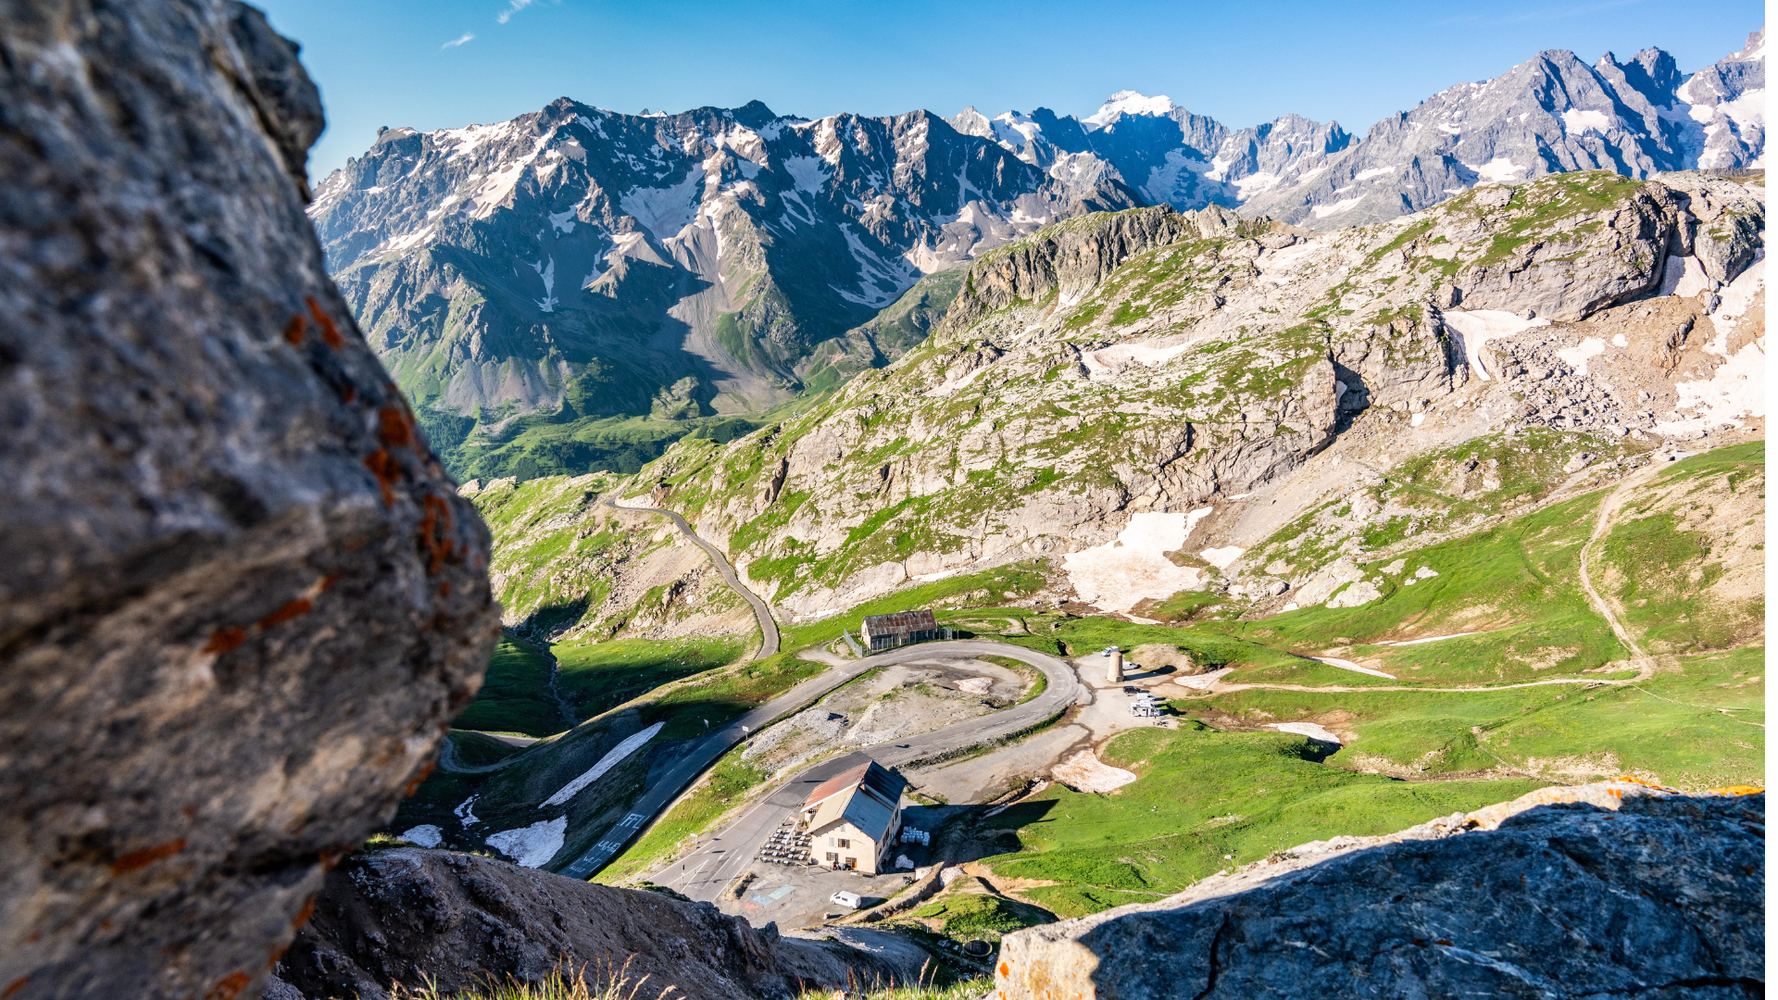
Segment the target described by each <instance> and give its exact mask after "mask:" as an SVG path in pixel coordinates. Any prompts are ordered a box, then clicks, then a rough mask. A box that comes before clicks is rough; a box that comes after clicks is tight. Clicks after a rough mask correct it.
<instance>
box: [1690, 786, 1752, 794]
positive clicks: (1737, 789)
mask: <svg viewBox="0 0 1778 1000" xmlns="http://www.w3.org/2000/svg"><path fill="white" fill-rule="evenodd" d="M1704 791H1705V793H1706V794H1709V795H1764V794H1765V793H1766V790H1765V789H1764V788H1762V787H1760V786H1758V785H1724V786H1723V787H1721V788H1707V789H1705V790H1704Z"/></svg>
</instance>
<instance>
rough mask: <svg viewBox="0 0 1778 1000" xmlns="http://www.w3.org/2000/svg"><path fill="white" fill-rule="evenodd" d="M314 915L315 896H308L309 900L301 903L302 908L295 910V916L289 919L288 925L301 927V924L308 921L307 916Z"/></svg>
mask: <svg viewBox="0 0 1778 1000" xmlns="http://www.w3.org/2000/svg"><path fill="white" fill-rule="evenodd" d="M314 915H315V897H314V896H310V897H309V901H308V902H306V903H304V904H303V908H302V909H300V910H298V911H296V918H295V919H293V920H291V921H290V926H291V927H292V928H300V927H302V925H304V924H306V923H308V922H309V918H310V917H312V916H314Z"/></svg>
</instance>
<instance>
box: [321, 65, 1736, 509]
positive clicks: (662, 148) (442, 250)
mask: <svg viewBox="0 0 1778 1000" xmlns="http://www.w3.org/2000/svg"><path fill="white" fill-rule="evenodd" d="M1763 37H1764V36H1763V34H1758V35H1757V38H1758V39H1759V40H1760V41H1759V42H1758V43H1756V42H1754V41H1751V40H1750V42H1749V44H1748V47H1747V49H1746V50H1744V51H1743V52H1742V53H1737V54H1736V55H1734V56H1731V57H1730V58H1729V59H1727V60H1724V61H1723V62H1722V63H1718V64H1717V65H1716V66H1714V67H1712V68H1711V69H1709V70H1707V71H1705V72H1702V73H1699V74H1696V75H1695V76H1694V77H1693V78H1692V79H1691V80H1687V79H1685V78H1683V77H1682V76H1681V74H1680V73H1679V71H1678V68H1677V66H1676V65H1675V64H1674V62H1673V59H1672V57H1671V56H1669V55H1667V54H1666V53H1664V52H1661V51H1660V50H1658V49H1647V50H1644V51H1642V52H1639V53H1637V54H1636V56H1635V57H1633V58H1632V59H1630V60H1628V61H1627V62H1621V63H1620V62H1619V61H1618V60H1617V59H1616V58H1615V57H1614V56H1612V55H1610V54H1609V53H1608V54H1607V55H1605V56H1604V57H1602V58H1601V59H1600V60H1599V61H1598V63H1597V64H1596V65H1594V66H1588V65H1586V64H1585V63H1583V62H1582V61H1581V60H1579V59H1577V58H1576V57H1575V56H1574V54H1573V53H1570V52H1546V53H1542V54H1540V55H1539V56H1538V57H1537V58H1535V59H1532V60H1530V61H1528V62H1526V63H1524V64H1522V65H1520V66H1517V67H1515V68H1513V69H1512V70H1510V71H1509V72H1507V73H1505V74H1503V75H1502V76H1500V77H1498V78H1496V79H1494V80H1491V81H1487V82H1485V83H1476V84H1461V85H1459V86H1456V87H1453V88H1451V89H1449V90H1447V91H1445V92H1443V93H1441V94H1438V95H1435V96H1434V97H1432V98H1430V99H1429V100H1427V101H1426V102H1424V103H1422V104H1421V105H1420V106H1418V107H1417V108H1415V109H1413V110H1412V111H1408V112H1404V113H1402V114H1400V115H1396V116H1393V117H1391V118H1389V119H1387V120H1385V121H1383V122H1380V123H1378V124H1377V125H1376V126H1374V127H1373V128H1372V129H1371V130H1370V132H1369V134H1368V135H1367V136H1366V137H1365V138H1364V139H1363V140H1362V141H1360V140H1359V139H1357V138H1355V137H1354V136H1352V135H1351V134H1349V133H1348V132H1346V131H1345V129H1343V128H1342V127H1341V126H1340V125H1339V124H1338V123H1334V122H1326V123H1322V122H1316V121H1311V120H1309V119H1307V118H1303V117H1301V116H1298V115H1285V116H1282V117H1280V118H1277V119H1275V120H1273V121H1271V122H1266V123H1263V124H1260V125H1256V126H1252V127H1249V128H1242V129H1231V128H1229V127H1227V126H1225V125H1223V124H1221V123H1219V122H1217V121H1215V120H1214V119H1212V118H1209V117H1206V116H1203V115H1198V114H1193V113H1191V112H1190V111H1187V110H1185V109H1182V108H1179V107H1176V106H1174V105H1173V103H1172V102H1171V101H1169V100H1167V99H1166V98H1164V97H1163V98H1147V97H1143V96H1142V95H1140V94H1135V93H1133V92H1127V91H1126V92H1122V93H1119V94H1116V95H1114V96H1113V97H1112V99H1111V100H1109V101H1107V102H1106V104H1105V106H1104V107H1102V108H1101V109H1100V110H1099V111H1098V112H1097V113H1096V114H1093V115H1090V116H1087V117H1086V118H1084V119H1076V118H1074V117H1071V116H1064V115H1057V114H1056V113H1055V112H1053V111H1050V110H1049V109H1046V108H1037V109H1035V110H1033V111H1031V112H1029V113H1022V112H1017V111H1008V112H1005V113H1002V114H1000V115H997V116H994V117H992V118H990V117H988V116H987V115H984V114H982V113H981V112H979V111H977V110H976V109H974V108H967V109H965V110H964V111H963V112H962V113H960V114H958V115H957V116H956V117H954V118H952V119H949V120H948V121H947V120H944V119H940V118H938V117H936V116H934V115H932V114H930V113H927V112H923V111H919V112H912V113H909V114H905V115H899V116H895V117H891V118H867V117H861V116H856V115H837V116H833V117H830V118H824V119H821V120H819V121H806V120H803V119H800V118H796V117H793V116H782V115H778V114H775V113H774V112H772V111H771V110H770V109H768V108H766V107H765V106H764V105H762V104H759V103H757V102H755V103H752V104H748V105H746V106H744V107H741V108H735V109H722V108H699V109H696V110H693V111H688V112H685V113H683V114H678V115H663V114H644V115H623V114H618V113H615V112H611V111H606V110H603V109H599V108H595V107H592V106H590V105H586V104H581V103H578V102H575V101H572V100H569V99H567V98H563V99H561V100H558V101H555V102H553V103H552V104H551V105H550V106H549V107H547V108H545V109H543V110H542V111H539V112H537V113H535V114H529V115H524V116H521V117H519V118H515V119H513V120H511V121H508V122H502V123H498V124H494V125H488V126H470V127H468V128H463V129H447V130H441V131H436V132H429V133H420V132H416V131H414V130H412V129H405V128H397V129H389V130H386V131H384V132H383V133H381V134H380V135H379V136H378V139H377V141H376V143H375V145H373V146H372V147H371V149H369V150H368V151H367V152H366V153H365V155H364V156H362V157H360V158H359V159H356V160H353V161H352V162H351V163H350V164H348V166H347V167H346V168H345V169H344V170H342V171H338V172H336V173H335V174H333V175H332V176H330V177H329V178H327V180H325V181H324V182H322V184H321V186H320V189H319V191H318V195H317V198H316V201H315V204H314V205H313V207H312V208H311V210H310V214H311V215H312V216H313V218H314V221H315V225H316V228H317V229H318V231H319V232H320V233H321V236H322V241H323V243H324V245H325V246H326V247H327V251H328V260H329V267H330V268H331V270H332V271H333V273H334V275H335V277H336V278H338V280H339V281H340V283H341V287H342V289H343V290H344V292H345V295H346V297H347V300H348V301H349V303H350V304H351V306H352V309H353V310H354V312H355V313H356V314H357V315H358V317H359V318H360V320H361V321H362V322H363V323H364V325H365V327H366V329H367V331H368V333H369V338H370V341H371V344H372V346H373V347H374V348H375V349H376V350H377V351H378V353H379V354H380V355H381V357H382V358H383V360H384V361H385V362H386V363H387V364H388V366H389V367H390V369H391V370H393V371H394V372H395V373H396V378H397V380H398V381H399V382H400V384H401V385H402V386H403V387H404V388H405V389H407V391H408V392H409V393H410V394H411V395H413V396H414V398H415V401H416V404H417V406H418V410H419V418H420V420H421V422H422V423H423V424H424V425H425V426H426V427H428V428H429V429H430V430H431V431H433V432H434V437H435V439H436V442H437V443H438V446H439V447H440V448H441V450H442V451H443V452H444V453H445V454H446V455H447V456H449V457H450V459H451V460H452V461H454V462H460V463H462V464H461V466H460V468H461V471H463V473H464V474H465V475H473V476H482V477H500V476H505V475H509V474H512V473H513V472H515V471H519V472H522V473H523V474H524V475H528V476H529V475H536V474H537V472H536V471H525V470H524V469H523V468H521V467H519V466H515V465H514V464H513V463H514V462H515V461H517V460H516V459H515V457H514V456H512V455H509V454H506V453H505V452H502V451H499V450H498V449H494V448H489V447H483V445H490V444H497V443H499V442H501V441H503V440H504V439H503V437H502V435H503V434H505V433H506V431H507V430H508V429H510V428H511V427H512V425H513V421H514V420H515V419H517V418H522V417H525V416H527V415H536V414H551V415H553V416H555V417H557V418H558V422H564V423H572V422H574V421H594V420H598V419H602V418H606V417H612V416H619V415H630V416H652V417H654V418H655V419H657V420H662V421H683V420H687V419H692V418H696V417H699V416H713V415H718V414H740V413H758V412H760V411H763V410H766V409H770V408H771V407H772V406H775V405H777V404H779V403H782V402H784V401H785V400H786V399H788V398H789V397H790V396H791V395H792V394H794V393H796V392H798V391H801V390H802V389H805V388H808V387H811V386H813V387H817V388H825V387H826V386H829V385H831V384H832V382H833V377H832V371H833V370H832V369H831V368H830V367H829V365H830V362H833V361H835V360H836V359H839V358H843V357H847V356H851V359H852V363H846V364H842V365H841V367H843V368H844V369H845V370H846V373H848V374H850V373H851V372H853V371H856V370H858V369H859V368H860V367H861V366H862V365H863V364H864V363H865V362H866V361H868V363H869V364H870V365H872V366H881V365H883V364H887V363H888V362H889V361H892V360H893V359H894V358H895V357H898V356H899V354H900V351H901V349H902V348H901V346H900V345H891V349H890V350H889V351H888V352H886V353H884V354H883V356H881V357H876V356H875V355H874V354H873V351H872V350H871V349H869V348H868V347H866V348H864V349H862V350H861V349H860V348H861V346H862V345H863V342H864V341H865V340H866V339H868V338H866V337H865V336H863V335H862V334H861V333H860V329H861V327H862V326H863V325H865V324H867V323H869V322H871V321H872V318H873V316H875V315H876V314H877V313H878V312H879V311H880V310H882V309H884V308H885V307H891V308H893V306H892V304H893V303H895V302H896V299H897V297H898V296H900V295H901V294H902V293H904V292H906V291H907V290H908V289H909V288H910V287H911V286H912V285H913V284H914V283H915V282H916V281H917V280H919V279H920V278H921V277H922V275H931V274H933V273H935V272H936V271H939V270H942V269H947V268H952V267H955V266H957V265H959V264H961V263H963V262H966V261H968V260H970V259H973V258H974V257H977V256H979V255H980V254H982V253H985V252H988V251H991V250H993V249H995V248H997V247H1000V246H1003V245H1005V244H1007V243H1009V242H1012V241H1014V240H1016V239H1018V238H1020V237H1022V236H1025V235H1028V234H1029V233H1030V232H1032V231H1034V230H1035V229H1037V228H1039V227H1040V226H1042V225H1044V224H1046V223H1050V222H1055V221H1060V220H1063V219H1067V218H1072V217H1076V216H1079V215H1081V214H1084V213H1086V212H1090V211H1096V210H1103V209H1112V210H1115V209H1121V208H1128V207H1135V206H1141V205H1156V206H1159V205H1169V206H1172V207H1173V208H1175V209H1178V210H1181V211H1187V210H1195V209H1203V208H1206V207H1212V206H1220V207H1224V208H1237V207H1238V208H1240V209H1241V211H1242V214H1244V215H1247V216H1250V217H1258V216H1262V215H1269V216H1271V217H1274V218H1277V219H1281V220H1284V221H1288V222H1292V223H1297V224H1301V225H1303V226H1309V227H1315V228H1334V227H1340V226H1350V225H1357V224H1365V223H1371V222H1377V221H1383V220H1387V219H1392V218H1395V217H1397V216H1400V215H1403V214H1408V213H1412V212H1415V211H1418V210H1420V209H1422V208H1426V207H1428V206H1431V205H1434V204H1436V203H1438V202H1441V201H1443V200H1445V199H1447V198H1449V197H1451V196H1452V195H1455V194H1460V193H1462V192H1464V191H1467V190H1469V189H1470V188H1471V187H1473V186H1475V185H1477V184H1479V183H1485V182H1489V181H1505V182H1517V181H1524V180H1528V179H1531V178H1533V177H1537V176H1540V175H1542V174H1546V173H1551V172H1562V171H1571V170H1582V169H1592V168H1603V169H1608V170H1613V171H1616V172H1618V173H1622V174H1627V175H1630V176H1635V177H1646V176H1648V175H1650V174H1652V173H1654V172H1656V171H1662V170H1677V169H1684V168H1690V167H1697V166H1708V167H1713V168H1714V167H1732V166H1739V165H1743V164H1747V163H1752V162H1754V161H1755V160H1756V159H1757V158H1758V156H1759V155H1760V152H1761V151H1762V150H1763V148H1764V131H1763V129H1764V126H1763V108H1762V109H1756V108H1755V107H1754V105H1755V104H1758V103H1759V102H1760V101H1761V100H1763V98H1761V97H1759V96H1758V95H1754V96H1750V97H1747V98H1746V99H1745V100H1743V99H1742V95H1743V94H1754V91H1756V90H1758V88H1760V87H1762V86H1763V80H1764V54H1763V47H1761V46H1763ZM1688 95H1689V96H1688ZM1737 102H1739V103H1737ZM1756 111H1758V112H1759V113H1757V114H1756V113H1755V112H1756ZM861 359H862V360H861ZM687 379H690V380H691V382H690V383H687V382H686V380H687ZM688 384H689V386H690V389H689V391H685V390H683V388H682V387H684V386H686V385H688ZM663 390H664V391H666V392H667V394H668V396H669V397H670V400H669V404H670V405H666V406H660V405H657V403H659V402H660V400H659V397H660V394H661V393H662V392H663ZM680 432H682V431H672V430H664V431H662V434H664V435H666V436H667V437H669V438H670V437H671V436H672V435H673V434H675V433H680ZM468 441H472V442H473V445H466V446H465V447H463V448H462V449H461V450H458V445H459V444H463V443H464V442H468ZM583 444H584V442H583ZM563 447H566V448H568V451H567V452H564V455H565V457H563V458H560V459H559V460H552V461H556V462H557V465H558V466H559V467H560V468H559V470H558V471H561V470H568V471H576V472H579V471H585V470H586V469H588V468H594V467H597V468H608V467H611V468H615V467H624V468H628V467H629V466H628V465H627V464H624V463H618V464H613V463H614V461H615V460H614V459H613V458H612V456H611V455H609V454H606V453H605V452H602V451H599V450H598V449H596V448H591V447H580V446H575V445H565V446H563Z"/></svg>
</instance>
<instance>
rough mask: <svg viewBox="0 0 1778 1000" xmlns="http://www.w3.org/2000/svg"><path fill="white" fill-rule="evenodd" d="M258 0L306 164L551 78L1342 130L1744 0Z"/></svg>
mask: <svg viewBox="0 0 1778 1000" xmlns="http://www.w3.org/2000/svg"><path fill="white" fill-rule="evenodd" d="M255 2H258V3H260V4H261V5H262V6H263V7H264V8H265V9H266V11H267V13H268V14H269V15H270V17H271V21H272V24H273V25H274V26H275V27H276V28H277V29H278V30H279V31H281V32H283V33H284V34H286V35H289V36H290V37H292V38H295V39H296V40H297V41H299V42H301V43H302V46H303V61H304V63H305V64H306V65H307V66H308V68H309V72H310V74H311V75H312V76H314V78H315V79H316V81H317V82H318V83H319V84H320V86H321V96H322V99H323V100H324V101H325V102H326V105H327V117H328V129H327V132H326V134H325V135H323V136H322V138H321V141H320V143H319V144H318V145H317V147H316V149H315V150H314V153H313V154H312V157H311V159H310V166H309V170H310V173H311V174H312V175H313V176H314V177H315V178H316V179H319V178H320V177H322V176H324V175H325V174H326V173H328V172H329V171H331V170H333V169H334V168H336V167H339V166H341V165H343V164H344V163H345V161H346V158H347V157H350V156H356V155H358V154H359V153H360V152H362V151H363V150H364V149H366V148H367V147H368V146H369V145H370V143H371V140H372V139H374V138H375V136H376V130H377V127H378V126H380V125H390V126H396V125H407V126H411V127H414V128H420V129H435V128H455V127H459V126H462V125H467V124H469V123H471V122H493V121H501V120H504V119H507V118H512V117H515V116H517V115H520V114H524V113H525V112H528V111H535V110H537V109H539V108H541V107H543V105H545V104H547V103H548V102H549V101H551V100H554V99H555V98H557V97H562V96H568V97H572V98H574V99H576V100H580V101H584V102H586V103H588V104H594V105H598V106H600V107H605V108H611V109H613V110H616V111H627V112H636V111H640V110H642V109H643V108H645V107H646V108H652V109H655V110H667V111H682V110H685V109H687V108H693V107H698V106H701V105H717V106H721V107H734V106H737V105H740V104H744V103H746V102H747V101H749V100H755V99H757V100H761V101H764V102H765V103H766V104H767V105H769V106H771V108H772V109H773V110H775V111H777V112H779V113H781V114H797V115H803V116H805V117H818V116H821V115H828V114H834V113H837V112H841V111H853V112H858V113H861V114H870V115H883V114H895V113H899V112H903V111H910V110H913V109H916V108H927V109H929V110H932V111H936V112H939V113H940V114H943V115H946V116H949V115H953V114H955V113H956V112H957V111H959V110H961V109H962V108H963V107H964V106H965V105H969V104H974V105H975V106H976V107H978V108H979V109H981V110H982V111H984V112H987V113H988V114H990V115H993V114H998V113H999V112H1001V111H1005V110H1007V109H1009V108H1010V109H1017V110H1020V111H1029V110H1030V109H1031V108H1034V107H1038V106H1044V107H1049V108H1052V109H1054V110H1055V111H1057V112H1059V113H1062V114H1076V115H1085V114H1088V113H1090V112H1092V111H1093V110H1094V109H1095V108H1097V107H1098V106H1099V104H1100V103H1101V102H1102V101H1103V100H1104V99H1105V97H1106V96H1108V95H1109V94H1111V93H1112V92H1113V91H1117V90H1122V89H1126V88H1128V89H1132V90H1139V91H1142V92H1143V93H1146V94H1167V95H1168V96H1170V97H1172V98H1173V100H1174V101H1175V102H1177V103H1178V104H1180V105H1181V106H1183V107H1187V108H1190V109H1191V110H1193V111H1196V112H1198V113H1201V114H1208V115H1211V116H1212V117H1214V118H1216V119H1217V120H1218V121H1221V122H1223V123H1224V124H1226V125H1230V126H1235V127H1239V126H1243V125H1251V124H1254V123H1256V122H1261V121H1266V120H1269V119H1272V118H1275V117H1277V116H1278V115H1281V114H1285V113H1287V112H1295V113H1297V114H1302V115H1307V116H1309V117H1311V118H1315V119H1319V120H1327V119H1330V118H1332V119H1337V120H1338V121H1339V122H1340V123H1341V124H1342V125H1344V126H1345V127H1346V128H1347V129H1349V130H1351V131H1354V132H1359V133H1362V132H1363V130H1364V129H1366V128H1369V127H1370V125H1371V124H1372V123H1373V122H1375V121H1376V120H1378V119H1379V118H1381V117H1383V116H1384V115H1387V114H1391V113H1393V112H1396V111H1402V110H1406V109H1408V108H1411V107H1412V106H1414V105H1415V104H1416V103H1418V102H1419V101H1420V100H1422V99H1423V98H1425V97H1427V96H1429V95H1431V94H1433V93H1435V92H1437V91H1439V90H1442V89H1444V88H1445V87H1448V86H1451V85H1452V84H1454V83H1458V82H1461V81H1465V80H1480V79H1485V78H1487V77H1491V76H1496V75H1498V74H1499V73H1501V72H1502V71H1504V70H1506V69H1507V68H1508V67H1509V66H1512V65H1513V64H1515V63H1518V62H1522V61H1524V60H1525V59H1527V58H1529V57H1530V56H1532V55H1533V54H1535V53H1536V52H1538V51H1539V50H1542V49H1572V50H1573V51H1574V52H1575V53H1576V54H1578V55H1579V56H1580V57H1581V58H1583V59H1585V60H1587V61H1588V62H1591V61H1592V60H1594V59H1596V58H1598V56H1599V55H1600V53H1602V52H1605V51H1608V50H1609V51H1613V52H1616V53H1617V54H1618V56H1619V58H1627V57H1628V56H1629V55H1630V54H1631V53H1633V52H1635V51H1636V50H1637V49H1640V48H1643V47H1645V46H1649V45H1655V46H1659V47H1661V48H1664V49H1666V50H1667V51H1669V52H1671V53H1673V55H1674V57H1675V58H1676V59H1678V60H1679V65H1680V68H1681V69H1684V70H1686V71H1688V72H1689V71H1691V70H1695V69H1697V68H1698V67H1700V66H1703V65H1706V64H1708V63H1711V62H1714V61H1716V60H1717V59H1720V58H1722V57H1723V56H1724V55H1727V54H1728V53H1730V52H1732V51H1734V50H1736V49H1738V48H1740V46H1741V42H1742V41H1743V39H1744V38H1745V36H1746V34H1747V32H1749V31H1752V30H1754V29H1756V28H1758V27H1759V26H1760V25H1761V24H1762V23H1763V20H1764V14H1765V11H1764V5H1763V4H1762V3H1758V2H1754V0H1708V2H1705V3H1698V4H1690V5H1685V6H1683V7H1681V6H1677V5H1675V4H1673V3H1672V0H1573V2H1567V0H1554V2H1538V0H1517V2H1494V0H1471V2H1467V3H1464V4H1462V5H1454V4H1428V3H1424V2H1415V3H1365V4H1357V3H1337V2H1328V0H1321V2H1294V0H1292V2H1271V3H1266V2H1244V3H1243V2H1233V3H1231V2H1227V0H1223V2H1217V3H1198V2H1190V3H1185V2H1174V3H1156V2H1148V0H1133V2H1124V3H1120V4H1107V3H1084V2H1079V0H1073V2H1067V3H1062V2H1054V0H1019V2H1016V3H1013V2H1003V0H874V2H854V0H819V2H811V0H775V2H758V3H745V2H736V0H730V2H726V3H725V2H710V0H255ZM1682 11H1683V12H1682Z"/></svg>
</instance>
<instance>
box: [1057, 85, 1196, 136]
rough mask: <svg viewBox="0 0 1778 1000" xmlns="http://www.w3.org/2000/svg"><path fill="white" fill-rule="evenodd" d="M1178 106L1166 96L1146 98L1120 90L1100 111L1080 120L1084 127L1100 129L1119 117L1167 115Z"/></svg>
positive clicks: (1133, 92)
mask: <svg viewBox="0 0 1778 1000" xmlns="http://www.w3.org/2000/svg"><path fill="white" fill-rule="evenodd" d="M1176 107H1177V105H1175V104H1174V103H1173V100H1172V98H1170V97H1168V96H1166V95H1165V94H1161V95H1158V96H1156V97H1146V96H1144V95H1142V94H1138V93H1137V92H1135V91H1134V90H1120V91H1118V92H1117V93H1115V94H1112V95H1111V96H1110V97H1108V98H1106V100H1105V103H1104V104H1102V105H1100V106H1099V110H1097V111H1095V112H1093V113H1092V114H1090V115H1088V116H1087V117H1085V118H1082V119H1081V120H1080V123H1081V124H1082V125H1089V126H1092V127H1093V128H1100V127H1102V126H1104V125H1106V124H1107V123H1109V122H1110V121H1111V120H1112V119H1113V118H1116V117H1117V116H1118V115H1167V114H1171V113H1172V112H1173V110H1174V108H1176Z"/></svg>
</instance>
